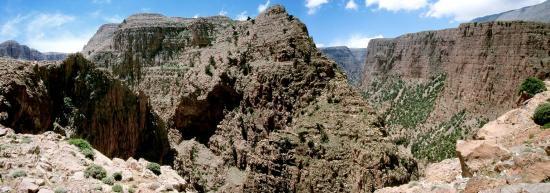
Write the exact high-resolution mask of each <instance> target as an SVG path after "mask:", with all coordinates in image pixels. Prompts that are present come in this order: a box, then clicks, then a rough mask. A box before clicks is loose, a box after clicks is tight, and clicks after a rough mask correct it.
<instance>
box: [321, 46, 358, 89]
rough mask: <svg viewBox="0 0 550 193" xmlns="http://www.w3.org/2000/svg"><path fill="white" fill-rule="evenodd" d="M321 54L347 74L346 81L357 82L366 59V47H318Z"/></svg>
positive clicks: (353, 83) (354, 83)
mask: <svg viewBox="0 0 550 193" xmlns="http://www.w3.org/2000/svg"><path fill="white" fill-rule="evenodd" d="M319 51H321V52H322V53H323V54H325V55H327V56H328V57H329V58H330V59H333V60H334V61H335V62H336V63H337V64H338V67H340V69H342V70H343V71H344V72H345V73H346V75H347V76H348V81H349V82H350V84H352V85H357V84H359V82H360V80H361V79H362V78H361V74H362V72H363V65H365V60H366V59H367V58H366V56H367V49H366V48H348V47H346V46H338V47H325V48H319Z"/></svg>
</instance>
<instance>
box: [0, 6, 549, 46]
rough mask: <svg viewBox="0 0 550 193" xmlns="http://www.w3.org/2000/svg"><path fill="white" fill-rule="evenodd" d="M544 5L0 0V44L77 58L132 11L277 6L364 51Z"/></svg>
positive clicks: (327, 40)
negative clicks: (373, 42) (387, 40)
mask: <svg viewBox="0 0 550 193" xmlns="http://www.w3.org/2000/svg"><path fill="white" fill-rule="evenodd" d="M543 1H545V0H48V1H45V0H0V9H1V10H0V12H1V15H2V17H1V18H0V41H5V40H9V39H14V40H17V41H19V42H20V43H23V44H26V45H29V46H30V47H33V48H36V49H38V50H40V51H43V52H46V51H57V52H77V51H80V50H81V49H82V47H83V46H84V45H85V44H86V42H87V41H88V40H89V39H90V38H91V36H92V35H93V34H94V33H95V31H96V30H97V29H98V28H99V26H100V25H101V24H104V23H112V22H121V21H122V20H123V19H124V18H126V17H127V16H129V15H131V14H133V13H139V12H153V13H161V14H164V15H167V16H178V17H197V16H199V17H200V16H211V15H225V16H228V17H231V18H233V19H241V18H246V16H250V17H255V16H256V15H257V14H258V13H259V11H261V10H262V8H264V7H266V5H267V6H270V5H274V4H281V5H284V6H285V7H286V8H287V10H288V11H289V12H290V14H292V15H294V16H296V17H298V18H299V19H300V20H301V21H302V22H304V23H305V24H306V25H307V27H308V29H309V32H310V35H311V36H312V37H313V39H314V40H315V42H316V43H317V45H318V46H337V45H347V46H349V47H366V46H367V42H368V40H370V39H371V38H380V37H396V36H399V35H402V34H405V33H411V32H418V31H424V30H437V29H444V28H451V27H456V26H458V25H459V24H460V23H461V22H466V21H469V20H471V19H472V18H475V17H479V16H484V15H488V14H494V13H499V12H503V11H507V10H511V9H517V8H521V7H524V6H529V5H534V4H538V3H541V2H543Z"/></svg>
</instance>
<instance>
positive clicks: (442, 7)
mask: <svg viewBox="0 0 550 193" xmlns="http://www.w3.org/2000/svg"><path fill="white" fill-rule="evenodd" d="M544 1H545V0H521V1H520V0H437V2H435V3H433V4H431V5H430V9H429V11H428V12H427V13H425V15H426V16H428V17H435V18H443V17H450V18H452V19H453V20H454V21H458V22H463V21H469V20H471V19H474V18H476V17H481V16H485V15H491V14H496V13H501V12H505V11H508V10H512V9H518V8H521V7H526V6H530V5H534V4H538V3H542V2H544Z"/></svg>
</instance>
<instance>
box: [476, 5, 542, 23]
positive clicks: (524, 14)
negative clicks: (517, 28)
mask: <svg viewBox="0 0 550 193" xmlns="http://www.w3.org/2000/svg"><path fill="white" fill-rule="evenodd" d="M491 21H532V22H545V23H549V22H550V1H545V2H543V3H541V4H537V5H533V6H528V7H524V8H521V9H516V10H511V11H507V12H504V13H498V14H494V15H488V16H484V17H479V18H476V19H474V20H472V22H491Z"/></svg>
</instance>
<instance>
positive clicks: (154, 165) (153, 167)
mask: <svg viewBox="0 0 550 193" xmlns="http://www.w3.org/2000/svg"><path fill="white" fill-rule="evenodd" d="M147 169H149V170H151V171H152V172H153V173H155V174H156V175H159V174H160V165H159V164H157V163H154V162H149V163H148V164H147Z"/></svg>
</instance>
